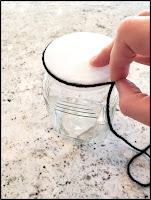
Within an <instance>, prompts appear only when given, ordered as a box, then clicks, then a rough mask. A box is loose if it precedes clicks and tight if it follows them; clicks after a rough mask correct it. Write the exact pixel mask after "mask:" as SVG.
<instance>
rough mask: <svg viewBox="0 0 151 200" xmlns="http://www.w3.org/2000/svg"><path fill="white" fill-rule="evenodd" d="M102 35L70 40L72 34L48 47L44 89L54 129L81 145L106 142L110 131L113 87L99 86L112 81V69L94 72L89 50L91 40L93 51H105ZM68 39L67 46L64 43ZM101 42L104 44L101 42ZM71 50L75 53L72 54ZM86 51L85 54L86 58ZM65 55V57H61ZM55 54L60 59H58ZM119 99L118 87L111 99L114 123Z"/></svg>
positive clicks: (44, 55) (107, 85)
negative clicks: (108, 99) (103, 49)
mask: <svg viewBox="0 0 151 200" xmlns="http://www.w3.org/2000/svg"><path fill="white" fill-rule="evenodd" d="M98 35H99V34H93V33H77V34H75V33H74V34H73V35H72V34H69V37H68V35H67V36H65V37H61V39H60V38H59V40H57V43H53V45H51V44H50V45H48V47H47V48H46V49H45V51H44V53H43V64H44V67H45V69H46V71H47V72H46V73H45V75H44V79H43V85H42V89H43V96H44V100H45V104H46V108H47V110H48V113H49V115H50V123H51V126H52V127H53V129H54V131H55V132H56V133H58V134H60V135H63V136H66V137H70V138H73V139H76V140H78V141H80V142H97V141H99V142H103V141H104V139H105V138H106V137H107V135H108V133H109V132H110V128H109V125H108V121H107V115H106V103H107V96H108V93H109V88H110V86H111V85H110V84H104V85H99V83H100V82H102V80H103V82H108V81H109V80H110V77H109V75H110V74H108V72H109V71H108V68H109V66H107V68H104V69H99V68H98V69H94V70H95V71H94V70H93V67H92V66H90V64H88V63H89V59H90V58H91V57H92V55H93V54H94V51H88V48H90V50H91V49H92V45H90V42H89V46H87V41H92V39H93V40H94V39H95V42H94V43H95V44H93V43H92V44H93V45H94V46H93V49H98V50H101V46H100V44H102V36H101V37H100V36H99V37H98ZM96 36H97V37H96ZM68 38H69V39H68ZM98 38H100V39H98ZM103 39H104V37H103ZM64 40H65V43H63V42H64ZM62 41H63V42H62ZM73 41H74V42H73ZM75 41H76V42H75ZM100 41H101V43H99V42H100ZM103 41H104V40H103ZM78 42H79V45H81V52H80V50H78V51H77V48H78V45H77V43H78ZM98 43H99V45H98ZM104 46H105V44H104V43H103V47H104ZM71 47H72V48H73V49H74V51H75V52H72V49H71ZM82 48H83V49H82ZM83 52H84V55H82V54H83ZM89 52H91V53H89ZM52 54H53V56H52ZM62 54H63V57H62V58H61V56H62ZM69 54H70V55H69ZM88 54H89V56H88V57H87V55H88ZM55 55H58V56H56V57H55V59H54V56H55ZM73 55H74V57H73ZM85 55H86V56H85ZM69 57H70V58H71V57H72V59H71V60H69ZM53 59H54V61H53V62H52V60H53ZM59 59H60V60H63V61H62V62H61V64H60V63H59V62H60V61H58V60H59ZM83 59H85V60H86V62H85V61H84V60H83ZM77 60H78V62H79V60H82V62H79V63H80V64H79V63H76V61H77ZM74 61H75V62H74ZM72 62H73V65H74V64H75V63H76V64H75V65H74V67H72V66H73V65H72ZM81 63H84V64H81ZM69 64H70V65H69ZM67 65H69V67H70V66H71V67H70V68H67V69H68V70H67V72H66V73H64V70H65V68H66V67H67ZM78 67H80V70H77V68H78ZM81 69H82V70H81ZM61 70H62V71H61ZM84 70H85V71H84ZM101 70H102V71H101ZM103 70H104V71H103ZM77 72H78V74H77ZM98 74H99V76H98ZM101 74H103V75H102V77H103V78H102V79H101V80H100V78H99V77H100V76H101ZM92 76H93V77H92ZM104 78H105V79H104ZM71 81H72V82H71ZM117 99H118V92H117V90H116V88H115V87H114V88H113V90H112V93H111V97H110V110H109V113H110V119H111V122H112V120H113V117H114V113H115V109H116V104H117Z"/></svg>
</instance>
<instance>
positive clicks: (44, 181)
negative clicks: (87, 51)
mask: <svg viewBox="0 0 151 200" xmlns="http://www.w3.org/2000/svg"><path fill="white" fill-rule="evenodd" d="M146 8H149V2H135V1H127V2H122V1H121V2H102V1H101V2H97V1H93V2H92V1H90V2H84V1H83V2H71V1H70V2H53V1H50V2H45V1H44V2H28V1H27V2H24V1H23V2H13V1H10V2H7V1H6V2H2V198H3V199H9V198H13V199H23V198H26V199H46V198H48V199H51V198H52V199H56V198H60V199H61V198H65V199H66V198H69V199H72V198H77V199H84V198H92V199H101V198H104V199H120V198H122V199H145V198H146V199H150V196H149V195H150V194H149V192H150V190H149V188H141V187H140V186H138V185H136V184H134V183H133V182H132V181H131V180H130V179H129V177H128V176H127V172H126V166H127V163H128V161H129V159H130V158H131V157H132V156H133V155H135V153H136V152H135V151H134V150H132V149H131V148H130V147H128V146H127V145H126V144H124V142H122V141H120V140H119V139H118V138H116V137H115V136H114V135H113V134H112V133H110V135H109V136H108V138H107V139H106V141H105V142H104V143H103V144H99V143H98V144H93V145H92V144H91V145H90V144H89V145H88V144H83V145H78V144H74V143H72V142H71V141H69V140H67V139H66V140H65V139H63V138H62V137H60V136H58V135H56V134H54V132H53V130H52V129H51V127H50V121H49V120H50V119H49V117H48V114H47V111H46V108H45V104H44V99H43V96H42V92H41V85H42V78H43V74H44V72H45V70H44V68H43V65H42V62H41V56H42V52H43V50H44V48H45V47H46V46H47V44H48V43H49V42H51V41H52V40H54V39H55V38H57V37H59V36H62V35H64V34H66V33H71V32H75V31H88V32H97V33H103V34H106V35H108V36H111V37H114V36H115V34H116V30H117V27H118V25H119V23H120V22H121V21H122V20H123V19H124V18H125V17H127V16H132V15H136V14H137V13H139V12H140V11H142V10H143V9H146ZM129 79H130V80H132V81H134V83H135V84H136V85H138V86H139V87H140V88H141V90H142V91H143V92H145V93H149V67H147V66H143V65H140V64H136V63H133V64H132V67H131V70H130V75H129ZM113 126H114V128H115V129H116V131H117V132H118V133H120V134H121V135H123V136H124V137H125V138H126V139H128V140H129V141H131V143H133V144H134V145H136V146H137V147H139V148H143V147H145V146H147V145H148V143H149V127H147V126H145V125H143V124H140V123H138V122H136V121H134V120H132V119H129V118H128V117H125V116H123V115H122V114H121V112H120V110H119V107H117V111H116V115H115V118H114V121H113ZM148 163H149V161H148V159H145V158H144V157H141V158H139V159H137V161H136V162H135V163H134V165H133V167H132V172H133V174H134V175H135V177H137V179H138V180H141V181H142V182H148V180H149V165H148Z"/></svg>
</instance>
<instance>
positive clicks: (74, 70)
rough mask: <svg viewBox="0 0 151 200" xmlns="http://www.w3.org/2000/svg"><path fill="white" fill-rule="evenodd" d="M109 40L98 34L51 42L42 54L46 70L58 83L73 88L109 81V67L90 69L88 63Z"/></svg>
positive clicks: (64, 38) (70, 37) (77, 35)
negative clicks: (64, 83)
mask: <svg viewBox="0 0 151 200" xmlns="http://www.w3.org/2000/svg"><path fill="white" fill-rule="evenodd" d="M111 41H112V39H111V38H109V37H107V36H105V35H102V34H98V33H88V32H76V33H71V34H67V35H64V36H62V37H60V38H58V39H56V40H54V41H53V42H52V43H51V44H50V45H49V46H48V47H47V48H46V51H45V53H44V62H45V65H46V67H47V69H48V70H49V71H50V72H51V73H52V74H53V75H55V76H56V77H58V78H59V79H61V80H63V81H66V82H68V83H75V84H83V85H90V84H98V83H105V82H109V81H111V79H110V67H109V65H106V66H104V67H93V66H92V65H90V63H89V60H90V59H91V58H92V57H93V56H95V55H97V54H98V53H99V52H100V51H101V49H102V48H104V47H105V46H106V45H108V44H109V43H111Z"/></svg>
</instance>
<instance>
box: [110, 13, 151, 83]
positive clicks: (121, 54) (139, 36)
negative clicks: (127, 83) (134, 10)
mask: <svg viewBox="0 0 151 200" xmlns="http://www.w3.org/2000/svg"><path fill="white" fill-rule="evenodd" d="M137 54H140V55H143V56H149V55H150V17H149V16H136V17H128V18H127V19H125V20H124V21H123V22H122V23H121V25H120V27H119V29H118V32H117V37H116V39H115V41H114V46H113V48H112V51H111V55H110V67H111V79H112V81H117V80H120V79H124V78H126V77H127V75H128V72H129V67H130V63H131V62H132V61H133V60H134V58H135V57H136V55H137Z"/></svg>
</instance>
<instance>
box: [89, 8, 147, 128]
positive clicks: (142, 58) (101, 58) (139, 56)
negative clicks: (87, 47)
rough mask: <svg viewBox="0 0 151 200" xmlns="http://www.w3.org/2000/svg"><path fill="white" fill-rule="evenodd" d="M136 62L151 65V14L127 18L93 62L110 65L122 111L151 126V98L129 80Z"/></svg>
mask: <svg viewBox="0 0 151 200" xmlns="http://www.w3.org/2000/svg"><path fill="white" fill-rule="evenodd" d="M133 61H135V62H138V63H142V64H146V65H150V11H149V10H145V11H143V12H141V13H140V14H139V15H138V16H135V17H128V18H126V19H125V20H124V21H123V22H122V23H121V24H120V26H119V28H118V31H117V35H116V37H115V39H114V40H113V42H112V43H111V44H110V45H108V46H107V47H105V48H104V49H103V50H102V51H101V52H100V53H99V54H98V55H97V56H95V57H93V58H92V59H91V60H90V64H91V65H93V66H95V67H102V66H105V65H107V64H110V68H111V80H112V81H116V87H117V90H118V92H119V106H120V109H121V112H122V113H123V114H124V115H127V116H129V117H131V118H133V119H135V120H137V121H139V122H141V123H143V124H146V125H150V97H149V96H148V95H147V94H143V93H142V92H141V91H140V89H139V88H138V87H137V86H136V85H135V84H133V83H132V82H130V81H129V80H127V79H126V77H127V76H128V73H129V67H130V63H132V62H133Z"/></svg>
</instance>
